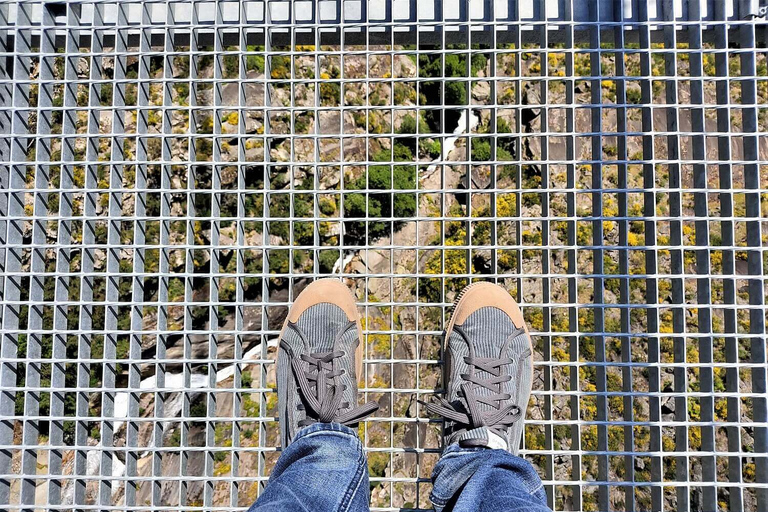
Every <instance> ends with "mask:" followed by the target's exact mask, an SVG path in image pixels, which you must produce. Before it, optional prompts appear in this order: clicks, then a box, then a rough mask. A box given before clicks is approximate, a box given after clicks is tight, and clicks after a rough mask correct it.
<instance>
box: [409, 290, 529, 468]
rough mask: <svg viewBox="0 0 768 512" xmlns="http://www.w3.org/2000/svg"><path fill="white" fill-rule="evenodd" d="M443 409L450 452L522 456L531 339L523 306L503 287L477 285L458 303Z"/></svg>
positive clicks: (448, 345) (432, 408)
mask: <svg viewBox="0 0 768 512" xmlns="http://www.w3.org/2000/svg"><path fill="white" fill-rule="evenodd" d="M443 357H444V359H443V360H444V363H443V387H444V388H445V398H440V399H439V402H440V403H439V404H433V403H428V404H424V405H425V406H426V408H427V411H429V412H431V413H433V414H438V415H440V416H443V417H444V418H445V420H446V422H445V439H444V441H445V446H448V445H451V444H454V443H459V444H460V445H461V446H464V447H476V446H486V447H490V448H501V449H506V450H507V451H510V452H512V453H514V454H515V455H517V452H518V451H519V449H520V439H521V436H522V433H523V419H524V417H525V410H526V407H527V405H528V398H529V397H530V395H531V381H532V379H533V351H532V345H531V337H530V335H529V334H528V329H527V327H526V325H525V322H524V321H523V315H522V313H521V312H520V308H519V307H518V306H517V303H516V302H515V301H514V299H512V297H511V296H510V295H509V293H508V292H507V291H506V290H505V289H504V288H502V287H501V286H498V285H495V284H493V283H486V282H480V283H473V284H472V285H470V286H468V287H466V288H465V289H464V290H463V291H462V292H461V293H460V294H459V296H458V297H457V299H456V302H455V307H454V310H453V316H452V317H451V321H450V323H449V324H448V328H447V329H446V331H445V351H444V356H443Z"/></svg>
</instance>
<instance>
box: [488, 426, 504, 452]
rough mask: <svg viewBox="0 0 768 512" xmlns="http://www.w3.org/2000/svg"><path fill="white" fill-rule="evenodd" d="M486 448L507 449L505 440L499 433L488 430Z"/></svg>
mask: <svg viewBox="0 0 768 512" xmlns="http://www.w3.org/2000/svg"><path fill="white" fill-rule="evenodd" d="M488 448H493V449H496V450H507V449H508V448H507V442H506V441H505V440H504V438H503V437H501V436H500V435H499V434H496V433H495V432H491V431H490V430H489V431H488Z"/></svg>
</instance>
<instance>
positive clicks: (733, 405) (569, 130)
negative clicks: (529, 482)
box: [0, 0, 768, 512]
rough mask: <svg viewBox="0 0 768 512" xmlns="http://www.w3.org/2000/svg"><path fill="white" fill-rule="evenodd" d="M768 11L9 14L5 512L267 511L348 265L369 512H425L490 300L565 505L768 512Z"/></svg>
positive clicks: (2, 351) (534, 436)
mask: <svg viewBox="0 0 768 512" xmlns="http://www.w3.org/2000/svg"><path fill="white" fill-rule="evenodd" d="M761 15H762V16H763V17H760V16H761ZM764 15H765V11H764V10H761V6H760V5H759V3H758V2H755V1H741V2H730V1H729V2H719V1H706V0H699V1H694V0H691V1H658V2H657V1H655V0H653V1H647V2H646V1H637V0H635V1H632V0H627V1H623V2H615V1H604V0H601V1H598V2H573V1H571V0H559V1H554V2H546V3H539V2H535V1H533V0H528V1H524V0H520V1H519V2H516V1H512V0H510V1H502V0H496V1H490V0H469V1H460V0H444V1H442V2H418V3H417V2H416V1H415V0H393V1H391V2H386V1H377V0H370V1H368V2H361V1H360V0H345V1H338V0H323V1H318V2H310V1H299V0H297V1H294V2H288V1H284V0H281V1H271V0H269V1H267V0H253V1H248V0H242V1H239V2H238V1H202V0H197V1H195V0H192V1H184V2H181V1H179V2H176V1H170V0H165V1H159V0H158V1H137V2H112V1H103V2H102V1H66V2H64V1H62V2H41V1H22V0H18V1H14V2H9V1H0V20H2V24H0V79H1V80H0V104H2V107H3V109H2V110H1V111H0V133H2V137H1V138H0V236H2V242H3V243H2V244H0V265H2V267H1V268H0V278H1V279H0V283H1V285H0V289H1V290H2V298H0V302H1V303H2V309H1V312H2V313H1V314H2V341H1V343H2V345H1V348H0V357H1V358H2V361H0V389H1V391H2V394H0V507H2V508H3V509H6V510H22V509H23V510H29V509H33V508H35V507H37V508H45V509H50V510H70V509H78V510H139V509H141V510H145V509H147V508H149V507H152V508H153V509H162V510H193V509H195V508H201V509H204V510H219V509H220V510H232V509H246V508H247V507H248V506H250V504H251V503H252V502H253V500H254V499H255V498H256V497H257V496H258V494H259V492H260V490H261V489H263V486H264V484H265V483H266V480H267V478H268V476H269V472H270V470H271V468H272V466H273V464H274V462H275V461H276V459H277V457H278V455H279V452H278V451H277V448H276V446H277V445H278V444H279V438H278V435H277V423H276V421H275V419H274V417H275V406H276V402H277V400H276V398H277V397H276V394H275V392H274V382H275V379H274V365H273V360H274V353H275V341H276V336H277V334H278V331H279V328H280V326H281V324H282V319H283V318H284V316H285V314H286V312H287V308H288V306H289V305H290V303H291V302H292V300H293V299H294V298H295V296H296V295H297V294H298V293H299V292H300V290H301V289H302V288H303V286H305V285H306V283H308V282H309V281H311V280H312V279H314V278H316V277H318V276H323V275H326V276H327V275H329V274H335V275H341V276H343V278H344V279H345V282H346V283H347V284H348V285H349V286H350V287H352V289H353V290H354V291H355V293H356V296H357V299H358V301H359V307H360V311H361V314H362V315H363V317H364V321H365V324H364V326H365V332H366V352H365V358H366V360H365V384H364V385H361V391H363V392H364V393H365V394H366V396H367V398H368V399H374V400H378V401H379V403H380V405H381V410H380V411H379V413H377V416H376V417H374V418H372V419H371V420H370V421H367V422H366V423H365V424H364V425H363V426H361V428H360V432H361V437H362V438H363V439H364V442H365V445H366V447H367V450H368V457H369V466H370V471H371V483H372V485H371V487H372V507H373V508H374V509H376V510H402V509H405V510H411V509H429V508H430V507H431V506H430V504H429V499H428V496H429V491H430V481H429V474H430V471H431V468H432V467H433V466H434V464H435V462H436V460H437V458H438V456H439V452H440V448H441V447H440V428H441V426H440V423H439V422H438V421H437V420H436V419H431V418H428V417H427V416H426V415H425V413H424V411H423V410H422V408H421V406H420V405H419V404H418V403H417V402H416V398H421V399H427V398H428V397H429V396H430V394H431V393H433V392H435V391H439V389H440V378H439V375H440V333H441V331H442V328H443V324H444V322H445V321H446V319H447V318H448V317H449V315H450V305H451V302H452V300H453V298H454V297H455V295H456V293H457V292H458V290H460V289H461V288H462V287H463V286H464V285H466V284H468V283H469V282H470V281H471V280H473V279H491V280H495V281H497V282H500V283H502V284H504V285H505V286H506V287H507V288H508V289H510V290H511V292H512V293H513V294H514V295H515V296H516V298H517V299H518V302H520V303H521V305H522V307H523V311H524V314H525V316H526V319H527V321H528V322H529V326H530V329H531V331H532V333H533V334H534V335H535V343H536V353H535V357H536V365H535V371H536V379H535V382H534V392H533V395H532V398H531V402H530V404H529V407H528V420H527V424H526V431H525V438H524V450H523V453H524V454H525V456H526V457H527V458H528V460H530V461H531V462H533V463H534V464H535V465H536V467H537V468H538V470H539V472H540V475H541V477H542V479H543V480H544V483H545V485H546V489H547V495H548V499H549V503H550V506H552V507H553V509H554V510H675V511H686V512H687V511H697V510H715V509H722V510H734V511H746V510H768V492H767V491H766V488H767V487H768V455H766V454H767V453H768V446H767V439H766V434H767V428H766V421H767V420H768V416H767V413H766V338H765V323H766V314H768V308H766V299H765V297H766V282H765V281H766V278H765V276H766V274H767V273H768V249H766V248H767V247H768V220H767V219H768V136H767V135H766V132H767V131H768V130H767V128H768V69H767V60H766V56H767V53H766V25H765V17H764ZM598 295H599V296H598Z"/></svg>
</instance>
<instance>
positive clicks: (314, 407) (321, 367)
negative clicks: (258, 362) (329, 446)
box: [277, 279, 378, 448]
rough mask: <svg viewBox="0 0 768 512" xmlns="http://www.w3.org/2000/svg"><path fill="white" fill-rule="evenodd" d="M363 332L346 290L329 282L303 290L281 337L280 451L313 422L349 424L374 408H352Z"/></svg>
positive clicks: (361, 353) (321, 281)
mask: <svg viewBox="0 0 768 512" xmlns="http://www.w3.org/2000/svg"><path fill="white" fill-rule="evenodd" d="M362 333H363V331H362V328H361V327H360V318H359V316H358V313H357V307H356V306H355V299H354V297H353V296H352V294H351V293H350V291H349V289H348V288H347V287H346V286H344V284H342V283H341V282H339V281H337V280H334V279H321V280H319V281H315V282H313V283H312V284H310V285H309V286H307V287H306V288H305V289H304V291H303V292H302V293H301V294H300V295H299V297H298V298H297V299H296V301H295V302H294V303H293V306H292V307H291V310H290V311H289V312H288V318H286V320H285V324H284V326H283V330H282V331H281V333H280V348H279V349H278V354H277V396H278V408H279V411H280V433H281V439H282V446H283V448H285V447H286V446H288V445H289V444H290V443H291V441H292V440H293V438H294V436H295V435H296V432H297V431H298V430H299V429H301V428H302V427H305V426H307V425H311V424H313V423H317V422H320V423H331V422H334V423H341V424H343V425H347V426H354V425H355V424H357V423H358V422H359V421H360V420H362V419H364V418H365V417H367V416H368V415H370V414H372V413H373V412H374V411H376V409H378V405H376V404H375V403H368V404H365V405H363V406H359V407H358V405H357V379H358V378H360V376H361V374H362V365H363V345H362V340H363V335H362Z"/></svg>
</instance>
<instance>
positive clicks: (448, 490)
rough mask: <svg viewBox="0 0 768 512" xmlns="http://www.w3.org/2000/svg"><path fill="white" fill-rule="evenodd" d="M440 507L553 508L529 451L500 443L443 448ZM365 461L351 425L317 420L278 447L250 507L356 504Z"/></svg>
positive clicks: (292, 509)
mask: <svg viewBox="0 0 768 512" xmlns="http://www.w3.org/2000/svg"><path fill="white" fill-rule="evenodd" d="M432 482H433V484H434V485H433V487H432V495H431V496H430V498H431V500H432V503H433V504H434V505H435V510H437V511H438V512H441V511H443V510H445V511H446V512H448V511H454V512H463V511H467V512H469V511H472V512H476V511H481V512H502V511H503V512H514V511H521V512H522V511H525V512H549V508H548V507H547V505H546V503H547V501H546V496H545V494H544V488H543V487H542V484H541V480H540V479H539V476H538V475H537V474H536V471H535V470H534V469H533V467H532V466H531V465H530V464H529V463H528V462H527V461H525V460H524V459H522V458H520V457H517V456H515V455H512V454H511V453H508V452H506V451H503V450H491V449H488V448H471V449H466V448H460V447H459V446H458V445H452V446H450V447H448V448H447V449H446V450H445V452H443V455H442V457H441V458H440V460H439V461H438V463H437V465H436V466H435V469H434V471H433V472H432ZM369 492H370V488H369V485H368V464H367V463H366V459H365V453H364V452H363V445H362V443H361V442H360V440H359V439H358V438H357V434H356V433H355V431H354V430H352V429H350V428H347V427H345V426H343V425H339V424H336V423H315V424H314V425H310V426H308V427H306V428H304V429H303V430H301V431H299V432H298V434H297V435H296V437H295V438H294V440H293V442H292V443H291V445H290V446H289V447H288V448H286V449H285V450H284V451H283V453H282V454H281V455H280V459H278V461H277V464H276V465H275V468H274V469H273V471H272V474H271V475H270V477H269V484H267V487H266V489H265V490H264V493H263V494H262V495H261V496H260V497H259V499H258V500H256V503H254V504H253V506H252V507H251V508H250V512H257V511H258V512H296V511H305V512H331V511H333V512H337V511H343V512H347V511H349V512H358V511H363V510H368V508H369V506H370V497H369Z"/></svg>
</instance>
